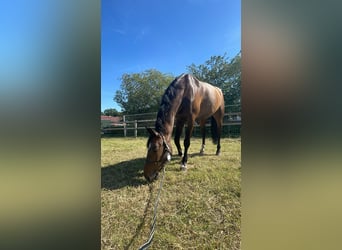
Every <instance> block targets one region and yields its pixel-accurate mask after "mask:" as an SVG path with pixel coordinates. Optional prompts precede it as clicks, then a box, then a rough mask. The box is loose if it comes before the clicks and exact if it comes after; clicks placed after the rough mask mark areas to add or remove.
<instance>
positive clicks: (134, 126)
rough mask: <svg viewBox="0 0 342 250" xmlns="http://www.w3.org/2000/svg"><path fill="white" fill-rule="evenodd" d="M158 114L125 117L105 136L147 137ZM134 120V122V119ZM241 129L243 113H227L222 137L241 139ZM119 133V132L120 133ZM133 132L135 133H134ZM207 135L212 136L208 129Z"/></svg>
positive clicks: (197, 132)
mask: <svg viewBox="0 0 342 250" xmlns="http://www.w3.org/2000/svg"><path fill="white" fill-rule="evenodd" d="M142 116H144V117H146V116H151V117H154V118H153V119H138V118H139V117H142ZM155 117H156V113H148V114H138V115H125V116H123V122H122V123H119V124H116V125H115V126H113V127H109V128H105V129H102V131H101V133H102V135H103V136H124V137H127V136H134V137H137V136H138V135H144V136H147V133H146V129H145V127H154V125H155V121H156V118H155ZM132 118H133V119H134V118H135V119H134V120H133V119H132ZM131 119H132V120H131ZM205 126H206V128H207V129H208V128H210V126H211V124H210V120H209V119H208V122H207V123H206V125H205ZM240 128H241V112H230V113H226V114H225V115H224V118H223V125H222V137H239V136H240ZM118 131H119V132H118ZM120 131H121V132H120ZM132 131H133V132H132ZM140 131H143V132H140ZM207 134H210V129H208V131H207ZM193 135H194V136H199V135H200V129H199V124H197V123H195V125H194V131H193Z"/></svg>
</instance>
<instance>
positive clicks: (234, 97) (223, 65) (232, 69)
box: [187, 52, 241, 105]
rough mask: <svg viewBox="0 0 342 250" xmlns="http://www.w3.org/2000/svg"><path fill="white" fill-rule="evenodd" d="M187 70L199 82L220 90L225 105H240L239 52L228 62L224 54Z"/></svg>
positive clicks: (191, 66)
mask: <svg viewBox="0 0 342 250" xmlns="http://www.w3.org/2000/svg"><path fill="white" fill-rule="evenodd" d="M187 69H188V71H189V72H190V73H191V74H193V75H194V76H196V77H197V78H198V79H199V80H201V81H205V82H208V83H211V84H213V85H215V86H217V87H219V88H221V89H222V92H223V95H224V101H225V104H226V105H232V104H240V103H241V95H240V91H241V52H240V53H238V54H237V55H236V56H235V57H234V58H233V59H231V60H230V61H229V60H228V58H227V56H226V54H224V55H223V56H211V57H210V59H209V60H207V61H206V62H205V63H204V64H200V65H198V66H197V65H195V64H191V65H190V66H188V67H187Z"/></svg>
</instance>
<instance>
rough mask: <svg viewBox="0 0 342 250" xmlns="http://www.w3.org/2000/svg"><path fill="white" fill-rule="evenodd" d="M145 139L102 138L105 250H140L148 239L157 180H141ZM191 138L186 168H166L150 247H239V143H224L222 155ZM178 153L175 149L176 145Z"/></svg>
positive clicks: (173, 165) (172, 164)
mask: <svg viewBox="0 0 342 250" xmlns="http://www.w3.org/2000/svg"><path fill="white" fill-rule="evenodd" d="M146 141H147V138H137V139H133V138H130V139H127V138H126V139H124V138H103V139H101V148H102V160H101V165H102V169H101V170H102V171H101V174H102V175H101V177H102V180H101V188H102V190H101V248H102V249H138V247H139V246H140V245H142V244H143V243H144V242H145V241H146V240H147V237H148V235H149V231H150V223H151V219H152V215H153V206H154V202H155V198H156V195H157V191H158V187H159V181H160V180H158V181H155V182H153V183H152V184H151V185H148V184H147V182H146V181H145V179H144V177H143V165H144V160H145V156H146ZM200 146H201V140H200V139H197V138H192V139H191V146H190V149H189V159H188V170H187V171H185V172H183V171H180V170H179V167H180V160H181V159H180V157H178V156H174V157H173V159H172V161H171V162H170V163H169V164H167V165H166V173H165V179H164V185H163V189H162V191H161V196H160V202H159V207H158V213H157V228H156V232H155V236H154V240H153V243H152V245H151V247H150V249H240V240H241V238H240V225H241V202H240V193H241V158H240V155H241V141H240V140H239V139H222V141H221V155H220V156H216V155H215V151H216V146H215V145H213V144H212V143H211V141H209V139H208V142H207V145H206V151H205V155H204V156H199V155H198V152H199V150H200ZM173 150H174V152H175V151H176V148H175V146H174V145H173Z"/></svg>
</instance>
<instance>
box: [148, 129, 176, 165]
mask: <svg viewBox="0 0 342 250" xmlns="http://www.w3.org/2000/svg"><path fill="white" fill-rule="evenodd" d="M159 134H160V135H161V138H162V139H163V146H164V152H163V155H162V157H161V158H160V160H157V161H150V160H148V159H147V158H146V162H148V163H154V164H155V165H157V164H158V163H159V164H158V171H160V170H162V169H163V166H162V164H163V163H165V162H166V161H171V155H172V153H171V149H170V147H169V145H167V143H166V140H165V137H164V135H163V134H162V133H159ZM165 153H167V156H166V161H165V160H164V155H165Z"/></svg>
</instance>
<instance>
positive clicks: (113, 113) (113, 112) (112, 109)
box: [103, 108, 121, 116]
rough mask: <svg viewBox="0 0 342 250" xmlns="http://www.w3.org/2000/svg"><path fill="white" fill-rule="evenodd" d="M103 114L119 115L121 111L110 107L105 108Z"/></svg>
mask: <svg viewBox="0 0 342 250" xmlns="http://www.w3.org/2000/svg"><path fill="white" fill-rule="evenodd" d="M103 115H107V116H120V115H121V113H120V112H119V111H117V110H116V109H114V108H110V109H105V110H104V111H103Z"/></svg>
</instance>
